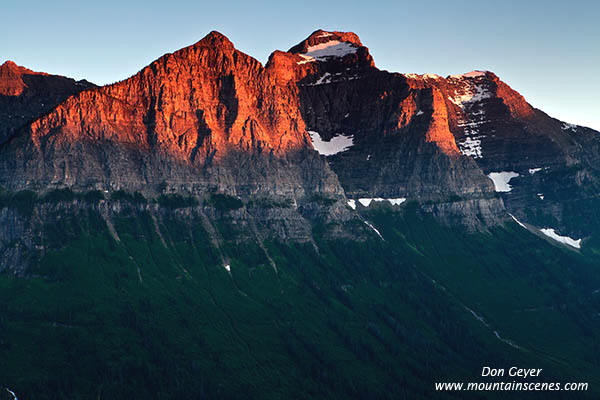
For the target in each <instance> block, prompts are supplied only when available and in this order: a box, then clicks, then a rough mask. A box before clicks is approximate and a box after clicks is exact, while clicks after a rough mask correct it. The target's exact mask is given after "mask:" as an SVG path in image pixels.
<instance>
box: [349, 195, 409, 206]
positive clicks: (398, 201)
mask: <svg viewBox="0 0 600 400" xmlns="http://www.w3.org/2000/svg"><path fill="white" fill-rule="evenodd" d="M373 201H376V202H377V201H387V202H389V203H390V204H391V205H393V206H399V205H400V204H402V203H404V202H405V201H406V198H404V197H398V198H396V199H383V198H381V197H362V198H360V199H358V202H359V203H360V204H362V205H363V206H365V207H369V206H370V205H371V203H372V202H373Z"/></svg>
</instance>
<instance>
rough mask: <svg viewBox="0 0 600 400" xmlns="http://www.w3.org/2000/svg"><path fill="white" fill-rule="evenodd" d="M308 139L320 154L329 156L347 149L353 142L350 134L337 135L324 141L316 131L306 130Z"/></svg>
mask: <svg viewBox="0 0 600 400" xmlns="http://www.w3.org/2000/svg"><path fill="white" fill-rule="evenodd" d="M308 134H309V135H310V139H311V141H312V145H313V148H314V149H315V150H316V151H317V152H318V153H319V154H321V155H324V156H331V155H334V154H337V153H341V152H342V151H346V150H348V149H349V148H350V147H352V145H353V144H354V139H353V137H352V135H349V136H346V135H338V136H334V137H333V138H331V140H330V141H328V142H326V141H324V140H323V139H321V135H319V134H318V133H317V132H313V131H308Z"/></svg>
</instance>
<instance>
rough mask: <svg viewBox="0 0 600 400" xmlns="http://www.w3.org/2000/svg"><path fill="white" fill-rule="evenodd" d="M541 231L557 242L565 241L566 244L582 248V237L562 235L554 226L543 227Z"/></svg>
mask: <svg viewBox="0 0 600 400" xmlns="http://www.w3.org/2000/svg"><path fill="white" fill-rule="evenodd" d="M540 231H541V232H542V233H543V234H544V235H546V236H548V237H549V238H552V239H554V240H556V241H557V242H560V243H564V244H566V245H569V246H571V247H575V248H576V249H580V248H581V239H577V240H575V239H572V238H570V237H568V236H561V235H559V234H558V233H556V231H555V230H554V229H552V228H543V229H540Z"/></svg>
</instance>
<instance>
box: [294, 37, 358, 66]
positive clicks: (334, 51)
mask: <svg viewBox="0 0 600 400" xmlns="http://www.w3.org/2000/svg"><path fill="white" fill-rule="evenodd" d="M356 49H357V47H356V46H354V45H353V44H352V43H348V42H340V41H339V40H330V41H329V42H325V43H319V44H317V45H314V46H309V47H308V50H307V51H306V53H301V54H298V55H299V56H300V57H302V58H303V59H304V60H302V61H298V64H306V63H309V62H315V61H327V58H328V57H344V56H345V55H348V54H353V53H356Z"/></svg>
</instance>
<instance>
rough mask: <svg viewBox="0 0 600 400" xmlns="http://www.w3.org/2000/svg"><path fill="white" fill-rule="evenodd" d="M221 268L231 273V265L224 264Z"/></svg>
mask: <svg viewBox="0 0 600 400" xmlns="http://www.w3.org/2000/svg"><path fill="white" fill-rule="evenodd" d="M223 268H225V269H226V270H227V272H231V265H229V264H225V265H223Z"/></svg>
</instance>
